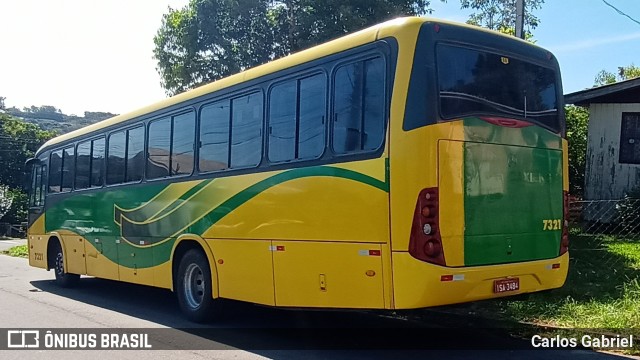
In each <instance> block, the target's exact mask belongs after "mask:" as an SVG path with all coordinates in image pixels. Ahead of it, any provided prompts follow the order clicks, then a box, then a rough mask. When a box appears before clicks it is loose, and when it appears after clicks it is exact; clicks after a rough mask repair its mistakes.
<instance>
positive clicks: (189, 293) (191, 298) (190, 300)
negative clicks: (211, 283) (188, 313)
mask: <svg viewBox="0 0 640 360" xmlns="http://www.w3.org/2000/svg"><path fill="white" fill-rule="evenodd" d="M204 290H205V285H204V274H203V273H202V269H201V268H200V266H198V265H197V264H189V266H188V267H187V270H186V271H185V274H184V295H185V296H184V297H185V299H186V300H187V304H188V305H189V307H190V308H192V309H196V308H198V307H199V306H200V305H201V304H202V301H203V300H204Z"/></svg>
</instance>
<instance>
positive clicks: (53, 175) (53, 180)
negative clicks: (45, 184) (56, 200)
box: [49, 150, 62, 194]
mask: <svg viewBox="0 0 640 360" xmlns="http://www.w3.org/2000/svg"><path fill="white" fill-rule="evenodd" d="M61 181H62V150H56V151H52V152H51V156H50V158H49V193H50V194H54V193H58V192H60V188H61V186H60V185H61Z"/></svg>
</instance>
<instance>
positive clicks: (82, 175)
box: [75, 141, 91, 189]
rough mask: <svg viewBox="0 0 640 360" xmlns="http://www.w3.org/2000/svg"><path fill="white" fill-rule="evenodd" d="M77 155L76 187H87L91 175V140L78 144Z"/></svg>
mask: <svg viewBox="0 0 640 360" xmlns="http://www.w3.org/2000/svg"><path fill="white" fill-rule="evenodd" d="M77 151H78V154H77V156H76V184H75V186H76V189H86V188H88V187H89V186H91V184H90V178H89V177H90V176H91V141H86V142H83V143H80V144H78V149H77Z"/></svg>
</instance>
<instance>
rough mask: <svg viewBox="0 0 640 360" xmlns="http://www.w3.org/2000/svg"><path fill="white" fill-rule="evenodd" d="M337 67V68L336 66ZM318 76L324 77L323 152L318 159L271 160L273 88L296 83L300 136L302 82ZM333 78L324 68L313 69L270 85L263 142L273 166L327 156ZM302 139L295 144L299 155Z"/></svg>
mask: <svg viewBox="0 0 640 360" xmlns="http://www.w3.org/2000/svg"><path fill="white" fill-rule="evenodd" d="M334 67H335V66H334ZM316 75H322V76H324V95H325V98H324V129H323V131H322V141H323V146H322V147H323V149H322V152H321V153H320V154H319V155H317V156H316V157H313V158H302V159H301V158H299V157H295V158H293V159H290V160H280V161H276V160H271V158H270V157H269V153H270V152H269V146H270V142H271V141H270V139H269V138H270V135H271V134H270V133H267V132H268V130H269V129H270V126H271V94H272V92H273V88H275V87H277V86H280V85H283V84H286V83H287V82H290V81H293V82H295V89H296V106H295V108H296V113H295V120H296V132H297V133H298V134H297V135H299V131H300V82H301V81H302V80H304V79H308V78H311V77H313V76H316ZM331 85H332V82H331V76H330V73H329V72H327V70H326V68H324V67H319V66H316V67H312V68H311V69H306V70H305V71H301V72H298V73H294V74H291V75H289V76H286V77H282V78H281V79H278V80H277V81H273V82H271V83H270V84H269V86H268V87H267V92H266V94H267V101H266V102H265V105H264V117H265V125H264V128H263V130H264V134H263V142H264V144H265V150H263V153H264V154H263V155H264V156H265V157H266V160H267V162H268V163H269V164H273V165H280V164H292V163H299V162H305V161H314V160H318V159H322V158H323V157H324V156H325V154H326V153H327V148H328V147H329V141H328V138H329V132H330V129H329V128H330V126H329V125H328V124H329V123H330V122H331V121H330V118H331V116H330V115H329V114H330V112H329V108H330V107H331V106H332V99H331V90H330V89H331ZM299 141H300V139H299V138H298V136H296V142H295V144H294V145H295V153H298V150H299V146H300V143H299Z"/></svg>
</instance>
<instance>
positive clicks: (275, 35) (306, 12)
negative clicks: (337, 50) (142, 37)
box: [154, 0, 429, 95]
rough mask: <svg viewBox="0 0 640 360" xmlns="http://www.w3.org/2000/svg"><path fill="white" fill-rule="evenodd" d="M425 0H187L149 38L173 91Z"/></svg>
mask: <svg viewBox="0 0 640 360" xmlns="http://www.w3.org/2000/svg"><path fill="white" fill-rule="evenodd" d="M428 5H429V0H327V1H323V2H317V1H313V0H280V1H276V0H191V1H190V2H189V4H188V5H187V6H185V7H184V8H181V9H171V8H169V12H168V13H167V14H165V15H164V16H163V18H162V25H161V27H160V29H159V30H158V32H157V34H156V36H155V37H154V43H155V48H154V58H155V59H156V61H157V64H158V66H157V71H158V73H159V74H160V77H161V84H162V86H163V87H164V89H165V91H166V92H167V94H168V95H175V94H178V93H180V92H183V91H185V90H188V89H191V88H193V87H196V86H198V85H201V84H204V83H208V82H211V81H214V80H217V79H220V78H222V77H224V76H228V75H231V74H234V73H237V72H239V71H241V70H244V69H246V68H249V67H253V66H256V65H259V64H262V63H265V62H267V61H269V60H272V59H275V58H277V57H281V56H284V55H288V54H289V53H291V52H294V51H298V50H301V49H304V48H307V47H310V46H313V45H316V44H318V43H321V42H323V41H326V40H328V39H332V38H335V37H338V36H341V35H344V34H345V33H348V32H352V31H356V30H359V29H362V28H364V27H367V26H370V25H373V24H375V23H378V22H381V21H383V20H386V19H390V18H393V17H397V16H400V15H417V14H424V13H426V12H428V11H429V10H428V9H427V6H428Z"/></svg>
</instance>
